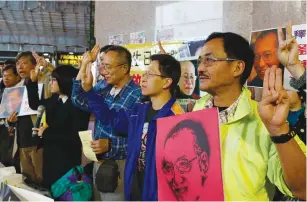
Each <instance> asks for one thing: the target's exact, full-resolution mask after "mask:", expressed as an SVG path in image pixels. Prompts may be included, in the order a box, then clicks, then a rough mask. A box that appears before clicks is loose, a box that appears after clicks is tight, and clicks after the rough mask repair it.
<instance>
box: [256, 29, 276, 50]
mask: <svg viewBox="0 0 307 202" xmlns="http://www.w3.org/2000/svg"><path fill="white" fill-rule="evenodd" d="M270 34H275V36H276V39H277V40H276V47H278V36H277V29H272V30H265V31H262V32H261V34H259V35H258V37H257V39H256V41H255V44H254V46H255V45H256V43H257V41H258V40H259V39H263V38H265V37H266V36H268V35H270Z"/></svg>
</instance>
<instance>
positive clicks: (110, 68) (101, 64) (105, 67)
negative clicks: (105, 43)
mask: <svg viewBox="0 0 307 202" xmlns="http://www.w3.org/2000/svg"><path fill="white" fill-rule="evenodd" d="M122 65H125V63H124V64H120V65H116V66H114V67H112V66H111V65H109V64H105V63H103V62H100V67H101V68H102V69H105V70H106V71H107V72H110V71H112V69H115V68H116V67H119V66H122Z"/></svg>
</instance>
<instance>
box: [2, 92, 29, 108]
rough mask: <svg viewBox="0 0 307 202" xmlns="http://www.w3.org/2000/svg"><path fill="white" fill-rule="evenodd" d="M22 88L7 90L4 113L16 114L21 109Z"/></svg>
mask: <svg viewBox="0 0 307 202" xmlns="http://www.w3.org/2000/svg"><path fill="white" fill-rule="evenodd" d="M23 91H24V88H8V89H7V92H6V96H5V97H3V98H4V99H5V102H4V103H5V105H6V112H7V113H8V114H12V113H13V112H18V111H19V110H20V107H21V103H22V97H23Z"/></svg>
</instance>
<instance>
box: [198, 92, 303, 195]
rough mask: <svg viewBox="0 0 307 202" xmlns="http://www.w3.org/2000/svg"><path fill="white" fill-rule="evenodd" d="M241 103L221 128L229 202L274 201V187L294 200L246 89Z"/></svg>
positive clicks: (201, 102)
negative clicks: (248, 201)
mask: <svg viewBox="0 0 307 202" xmlns="http://www.w3.org/2000/svg"><path fill="white" fill-rule="evenodd" d="M211 98H212V96H211V95H209V94H208V95H206V96H204V97H202V98H201V99H200V100H197V101H196V105H195V107H194V109H193V111H197V110H202V109H204V108H205V107H206V106H207V104H208V102H209V100H210V99H211ZM237 101H238V103H237V104H236V105H237V106H236V108H235V109H234V107H233V106H234V105H232V107H230V108H233V109H232V110H231V109H226V111H228V112H229V113H228V115H225V116H226V119H227V121H226V122H224V120H223V119H221V120H220V122H221V124H220V127H219V128H220V142H221V157H222V159H221V161H222V162H221V163H222V174H223V186H224V198H225V200H226V201H228V200H232V201H233V200H235V201H239V200H240V201H241V200H244V201H247V200H253V201H256V200H257V201H258V200H261V201H267V200H272V199H273V196H274V193H275V187H274V185H275V186H277V187H278V189H279V190H280V191H281V192H282V193H284V194H287V195H289V196H293V194H292V193H291V191H290V190H289V188H288V186H287V184H286V183H285V181H284V178H283V173H282V165H281V162H280V160H279V155H278V152H277V150H276V147H275V145H274V144H273V143H272V141H271V139H270V134H269V133H268V131H267V129H266V127H265V125H264V124H263V122H262V121H261V118H260V116H259V113H258V105H257V102H255V101H253V100H252V99H251V94H250V91H249V90H248V89H247V88H245V87H243V89H242V93H241V95H240V97H239V98H238V100H237ZM222 114H223V113H222ZM229 114H231V115H229ZM294 139H295V141H296V142H297V143H298V145H299V146H300V148H301V149H302V151H303V152H304V154H305V155H306V146H305V144H304V143H303V142H302V141H301V140H300V139H299V138H298V137H297V136H295V137H294Z"/></svg>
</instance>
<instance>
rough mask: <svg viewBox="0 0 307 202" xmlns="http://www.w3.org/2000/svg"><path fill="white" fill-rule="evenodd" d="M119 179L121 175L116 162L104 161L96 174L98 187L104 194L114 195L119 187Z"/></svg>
mask: <svg viewBox="0 0 307 202" xmlns="http://www.w3.org/2000/svg"><path fill="white" fill-rule="evenodd" d="M119 177H120V173H119V170H118V165H117V163H116V162H115V160H112V159H107V160H104V162H103V163H102V164H101V165H100V166H99V168H98V171H97V173H96V179H95V183H96V187H97V189H98V190H99V191H100V192H102V193H113V192H114V191H115V190H116V188H117V186H118V178H119Z"/></svg>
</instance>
